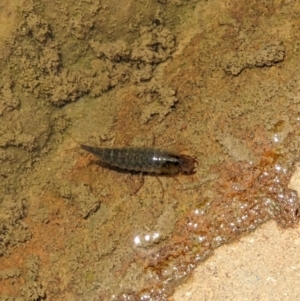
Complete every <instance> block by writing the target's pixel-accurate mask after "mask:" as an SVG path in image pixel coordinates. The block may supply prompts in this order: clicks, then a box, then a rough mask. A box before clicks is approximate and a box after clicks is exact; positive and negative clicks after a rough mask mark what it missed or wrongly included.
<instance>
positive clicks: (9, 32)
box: [0, 0, 300, 301]
mask: <svg viewBox="0 0 300 301" xmlns="http://www.w3.org/2000/svg"><path fill="white" fill-rule="evenodd" d="M1 6H2V8H1V13H0V14H1V23H2V24H6V27H5V28H4V27H2V29H1V30H2V33H1V37H2V38H1V40H0V43H1V44H0V49H1V57H0V63H1V68H0V70H1V71H0V72H1V80H0V183H1V185H0V267H1V268H0V284H1V285H0V300H20V301H21V300H22V301H23V300H26V301H27V300H28V301H29V300H168V298H169V296H171V295H172V293H173V291H174V288H175V287H176V286H177V285H178V284H179V283H182V281H183V280H184V279H186V278H187V277H188V276H189V275H191V272H192V271H193V269H194V268H195V267H196V266H197V265H198V264H201V262H202V261H204V260H205V259H206V258H208V257H209V256H211V255H212V254H213V251H214V250H215V249H216V248H218V247H220V246H221V245H222V244H227V243H230V242H232V241H235V240H236V239H238V238H239V237H241V236H242V235H246V234H247V233H249V232H251V231H254V230H255V229H256V228H257V227H259V226H260V225H262V224H263V223H265V222H267V221H268V220H271V219H273V220H275V221H276V222H277V224H278V226H279V227H284V228H287V227H293V226H295V225H297V223H298V221H299V214H300V213H299V204H300V203H299V199H298V195H297V193H296V191H294V190H292V189H290V188H289V181H290V178H291V176H292V174H293V171H294V168H295V165H296V163H297V160H298V159H299V155H300V153H299V149H300V148H299V141H300V140H299V135H300V115H299V106H300V104H299V103H300V90H299V87H300V76H299V72H298V69H297V66H298V62H299V58H300V47H299V44H298V42H297V41H298V40H299V38H300V32H299V30H298V28H299V26H300V21H299V18H298V14H299V11H300V5H299V3H298V2H297V1H273V2H270V1H262V2H261V3H258V2H257V1H247V3H242V2H241V1H234V0H230V1H227V2H226V3H224V1H221V0H214V1H184V0H170V1H152V2H150V1H142V0H140V1H127V0H126V1H122V4H120V2H119V1H106V0H103V1H101V2H100V1H97V0H89V1H72V0H66V1H63V2H59V1H56V2H54V3H52V2H49V1H23V2H20V1H18V2H16V3H15V2H14V1H4V2H3V4H1ZM7 20H10V22H8V21H7ZM153 137H155V139H153ZM74 139H75V140H74ZM153 140H155V146H156V147H159V148H170V149H172V150H175V151H177V152H180V153H185V154H189V155H191V156H193V157H195V158H196V159H197V161H198V162H199V166H198V170H197V173H196V174H195V175H193V176H192V177H187V176H184V175H180V176H178V177H176V178H173V177H160V182H161V184H162V185H160V182H159V181H157V179H156V178H155V177H151V176H147V175H145V176H143V177H140V176H139V175H135V174H131V173H122V172H118V171H116V170H111V169H108V168H104V167H103V166H101V165H99V164H98V162H97V159H96V158H94V157H93V156H92V155H90V154H87V153H85V152H84V151H83V150H80V147H79V144H78V143H77V142H76V141H79V143H84V144H87V145H92V146H98V147H102V146H103V147H105V146H109V147H114V146H147V147H149V146H152V145H153Z"/></svg>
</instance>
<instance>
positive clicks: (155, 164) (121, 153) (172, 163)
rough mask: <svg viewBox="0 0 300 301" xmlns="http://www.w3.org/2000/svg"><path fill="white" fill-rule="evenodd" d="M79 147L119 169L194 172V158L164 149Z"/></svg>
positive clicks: (83, 145)
mask: <svg viewBox="0 0 300 301" xmlns="http://www.w3.org/2000/svg"><path fill="white" fill-rule="evenodd" d="M80 147H81V148H82V149H83V150H85V151H87V152H89V153H91V154H93V155H94V156H96V157H97V158H98V159H99V160H100V162H101V163H104V164H107V165H108V166H112V167H115V168H119V169H121V170H128V171H136V172H141V173H149V174H156V175H169V176H174V175H177V174H179V173H182V174H186V175H192V174H194V173H195V172H196V167H195V164H197V165H198V162H197V160H196V159H195V158H192V157H190V156H188V155H183V154H179V153H175V152H169V151H166V150H160V149H155V148H142V147H124V148H105V147H103V148H102V147H92V146H88V145H85V144H80Z"/></svg>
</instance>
